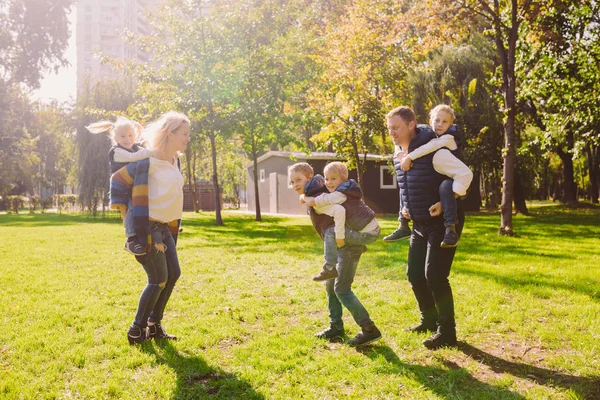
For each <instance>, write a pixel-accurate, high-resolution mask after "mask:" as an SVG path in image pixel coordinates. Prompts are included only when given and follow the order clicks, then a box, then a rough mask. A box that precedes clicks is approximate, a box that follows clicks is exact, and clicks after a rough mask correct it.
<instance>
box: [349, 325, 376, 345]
mask: <svg viewBox="0 0 600 400" xmlns="http://www.w3.org/2000/svg"><path fill="white" fill-rule="evenodd" d="M379 339H381V332H380V331H379V329H377V327H376V326H375V325H373V326H372V327H370V328H362V330H361V331H360V332H358V334H357V335H356V336H354V337H353V338H352V339H350V340H348V346H351V347H360V346H364V345H367V344H369V343H373V342H374V341H376V340H379Z"/></svg>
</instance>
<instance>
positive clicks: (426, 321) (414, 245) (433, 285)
mask: <svg viewBox="0 0 600 400" xmlns="http://www.w3.org/2000/svg"><path fill="white" fill-rule="evenodd" d="M387 125H388V131H389V134H390V136H391V138H392V140H393V141H394V144H395V145H396V146H400V147H401V148H402V150H403V151H405V152H410V151H412V150H414V149H416V148H418V147H420V146H422V145H424V144H425V143H427V142H428V141H430V140H431V139H433V138H435V137H436V135H435V132H433V131H432V130H431V128H430V127H429V126H427V125H419V126H417V121H416V117H415V113H414V112H413V110H411V109H410V108H409V107H397V108H395V109H393V110H392V111H390V112H389V113H388V115H387ZM396 173H397V177H398V185H399V187H400V196H402V203H403V205H404V208H405V209H406V210H405V217H407V218H410V219H411V220H412V221H413V230H412V235H411V239H410V248H409V251H408V267H407V271H406V274H407V276H408V280H409V282H410V284H411V286H412V290H413V293H414V295H415V298H416V300H417V303H418V306H419V310H420V312H421V321H420V323H419V324H418V325H416V326H414V327H412V328H408V330H409V331H412V332H427V331H433V332H435V333H434V334H433V336H431V337H429V338H428V339H425V340H424V341H423V344H424V345H425V347H427V348H430V349H437V348H439V347H443V346H455V345H456V324H455V320H454V299H453V297H452V289H451V287H450V282H449V281H448V276H449V274H450V267H451V266H452V261H453V259H454V253H455V252H456V248H441V247H440V243H441V242H442V240H443V238H444V233H445V227H444V220H443V218H442V216H441V214H442V207H441V204H440V196H439V186H440V184H441V183H442V181H443V180H444V179H446V177H450V178H452V179H453V180H454V184H453V188H454V191H455V193H457V194H458V195H460V196H464V195H465V194H466V192H467V189H468V188H469V185H470V184H471V180H472V179H473V173H472V172H471V170H470V169H469V168H468V167H467V166H466V165H465V164H464V163H462V162H460V161H459V160H458V159H457V158H456V157H455V156H454V155H453V154H452V153H451V152H450V151H449V150H448V149H444V148H443V149H440V150H437V151H435V152H432V153H430V154H427V155H425V156H423V157H420V158H418V159H416V160H414V161H413V166H412V168H411V169H410V170H408V171H403V170H402V168H400V165H399V163H396ZM459 225H460V226H459V227H458V229H457V231H458V234H459V235H460V233H461V231H462V224H459Z"/></svg>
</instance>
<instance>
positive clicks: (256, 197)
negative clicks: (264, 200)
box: [252, 136, 262, 221]
mask: <svg viewBox="0 0 600 400" xmlns="http://www.w3.org/2000/svg"><path fill="white" fill-rule="evenodd" d="M257 158H258V157H257V156H256V143H255V141H254V136H253V137H252V166H253V171H252V175H253V176H254V203H255V204H256V206H255V208H256V218H255V219H256V221H262V217H261V215H260V195H259V193H258V162H257V161H256V159H257Z"/></svg>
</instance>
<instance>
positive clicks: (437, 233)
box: [406, 217, 462, 332]
mask: <svg viewBox="0 0 600 400" xmlns="http://www.w3.org/2000/svg"><path fill="white" fill-rule="evenodd" d="M461 230H462V224H461V225H460V226H459V227H458V232H459V234H460V231H461ZM444 231H445V229H444V224H443V221H442V219H441V217H436V218H433V219H431V220H429V221H427V222H418V221H413V231H412V236H411V237H410V248H409V250H408V267H407V269H406V275H407V276H408V281H409V282H410V283H411V285H412V289H413V293H414V294H415V298H416V299H417V303H418V306H419V310H420V311H421V316H422V318H423V319H425V320H429V321H433V320H437V325H438V328H439V329H440V331H442V332H443V331H444V330H448V331H453V330H455V322H454V299H453V297H452V289H451V287H450V282H449V281H448V276H449V275H450V267H451V266H452V261H453V260H454V254H455V252H456V248H441V247H440V243H441V242H442V240H443V238H444Z"/></svg>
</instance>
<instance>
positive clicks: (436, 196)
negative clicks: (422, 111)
mask: <svg viewBox="0 0 600 400" xmlns="http://www.w3.org/2000/svg"><path fill="white" fill-rule="evenodd" d="M434 137H435V133H434V132H433V131H432V130H431V128H429V126H427V125H419V126H418V127H417V136H416V137H415V138H414V139H413V140H411V142H410V145H409V147H408V152H411V151H413V150H414V149H416V148H418V147H420V146H422V145H423V144H425V143H427V142H428V141H430V140H431V139H433V138H434ZM435 153H436V152H433V153H430V154H427V155H425V156H423V157H421V158H417V159H416V160H414V161H413V166H412V168H411V169H410V170H408V171H403V170H402V168H400V160H394V166H395V168H396V176H397V179H398V186H399V187H400V196H402V203H403V204H404V207H406V208H407V209H408V214H409V215H410V218H411V219H412V220H413V221H419V222H424V221H428V220H430V219H431V218H432V217H431V215H430V214H429V207H431V206H432V205H434V204H435V203H437V202H438V201H440V184H441V183H442V181H443V180H444V179H446V177H445V176H444V175H441V174H439V173H438V172H437V171H436V170H435V169H434V168H433V156H434V154H435Z"/></svg>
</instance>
